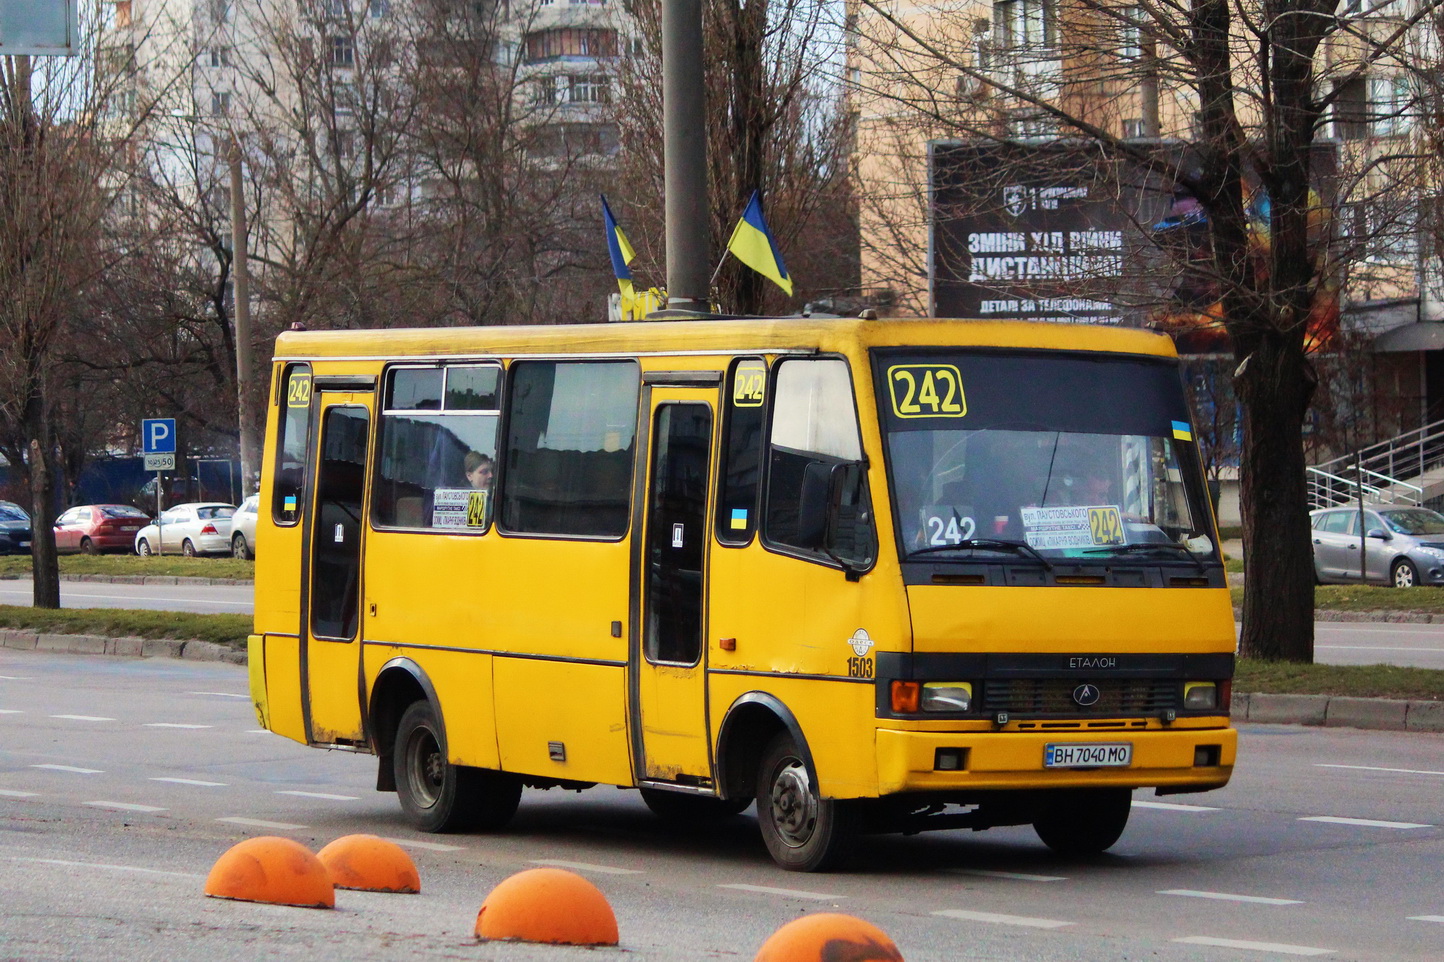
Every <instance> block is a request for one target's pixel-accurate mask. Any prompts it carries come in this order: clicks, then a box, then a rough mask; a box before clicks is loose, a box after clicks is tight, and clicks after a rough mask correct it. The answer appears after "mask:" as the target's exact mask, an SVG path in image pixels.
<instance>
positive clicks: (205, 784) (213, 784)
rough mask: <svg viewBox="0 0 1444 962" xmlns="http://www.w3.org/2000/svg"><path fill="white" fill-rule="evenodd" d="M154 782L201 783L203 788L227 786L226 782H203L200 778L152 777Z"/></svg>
mask: <svg viewBox="0 0 1444 962" xmlns="http://www.w3.org/2000/svg"><path fill="white" fill-rule="evenodd" d="M151 781H153V782H172V783H174V784H176V785H199V786H200V787H201V788H225V787H226V783H225V782H203V781H201V780H200V779H198V778H152V779H151Z"/></svg>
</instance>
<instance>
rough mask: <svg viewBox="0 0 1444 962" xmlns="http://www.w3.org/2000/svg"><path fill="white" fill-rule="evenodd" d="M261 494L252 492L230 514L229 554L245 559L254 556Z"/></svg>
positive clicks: (250, 558)
mask: <svg viewBox="0 0 1444 962" xmlns="http://www.w3.org/2000/svg"><path fill="white" fill-rule="evenodd" d="M260 503H261V496H260V495H259V494H253V495H251V496H250V497H249V498H247V499H246V500H244V501H242V502H241V506H240V507H239V508H237V509H236V513H235V514H233V515H231V555H232V556H233V557H236V558H244V559H245V560H247V561H250V560H252V559H253V558H255V557H256V513H257V511H258V510H259V506H260Z"/></svg>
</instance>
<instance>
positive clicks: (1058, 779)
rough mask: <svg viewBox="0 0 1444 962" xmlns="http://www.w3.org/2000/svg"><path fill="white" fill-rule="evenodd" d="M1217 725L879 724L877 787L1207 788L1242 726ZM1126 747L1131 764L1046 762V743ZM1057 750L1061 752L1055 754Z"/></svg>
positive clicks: (1224, 766)
mask: <svg viewBox="0 0 1444 962" xmlns="http://www.w3.org/2000/svg"><path fill="white" fill-rule="evenodd" d="M1219 722H1220V727H1217V728H1185V729H1174V730H1168V729H1164V730H1157V729H1152V730H1132V731H1099V730H1093V731H1087V732H1079V731H1068V732H1060V731H1055V732H1009V731H1003V732H976V731H973V732H938V731H898V730H893V729H879V730H878V732H877V765H878V793H879V794H880V795H892V794H897V793H901V792H932V791H959V790H963V791H966V790H970V789H979V790H999V789H1034V788H1082V787H1106V786H1128V787H1131V788H1143V787H1160V788H1172V789H1174V790H1181V791H1189V790H1197V791H1205V790H1207V789H1210V788H1221V787H1223V786H1224V785H1225V784H1227V782H1228V779H1229V776H1230V775H1231V774H1232V772H1233V764H1234V756H1235V753H1236V751H1237V748H1238V732H1237V731H1235V730H1234V729H1232V728H1229V727H1227V725H1226V723H1225V720H1224V719H1219ZM1122 744H1126V745H1128V746H1129V753H1130V755H1131V758H1130V759H1129V762H1128V764H1127V765H1126V766H1118V767H1111V766H1109V767H1101V766H1100V767H1079V768H1048V767H1045V764H1044V759H1045V757H1046V755H1047V752H1048V746H1050V745H1053V746H1058V745H1071V746H1077V745H1088V746H1097V745H1107V746H1117V745H1122ZM1055 754H1056V753H1055Z"/></svg>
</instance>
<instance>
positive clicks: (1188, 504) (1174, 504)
mask: <svg viewBox="0 0 1444 962" xmlns="http://www.w3.org/2000/svg"><path fill="white" fill-rule="evenodd" d="M876 366H877V375H878V377H877V382H878V388H879V395H880V396H879V402H880V409H881V411H882V413H883V426H884V433H885V437H886V456H887V459H888V471H889V475H890V478H891V485H892V490H893V492H894V497H893V505H894V511H895V519H894V520H895V522H896V525H897V530H898V537H899V542H900V544H899V551H900V552H901V555H902V557H903V558H904V560H912V559H917V558H920V557H923V556H926V557H927V560H929V561H939V560H959V561H968V560H986V561H987V562H988V563H990V564H996V563H999V562H1000V561H1001V562H1007V561H1016V562H1019V563H1024V564H1037V563H1039V562H1040V561H1041V562H1042V563H1044V564H1047V563H1049V561H1050V560H1054V559H1065V558H1066V559H1067V560H1068V562H1069V563H1088V562H1090V561H1097V562H1102V563H1107V564H1117V563H1118V562H1119V560H1120V559H1121V558H1123V557H1129V558H1131V559H1132V560H1134V561H1137V562H1146V563H1149V564H1154V563H1163V564H1173V563H1177V564H1185V565H1190V566H1197V565H1199V564H1201V563H1202V562H1204V561H1211V562H1216V561H1217V560H1218V549H1217V545H1216V544H1215V543H1214V533H1213V524H1212V521H1211V519H1210V515H1209V513H1208V510H1207V507H1206V501H1205V500H1204V498H1205V492H1204V490H1203V477H1202V472H1201V471H1200V470H1199V466H1198V460H1197V459H1198V455H1197V450H1196V448H1195V446H1194V442H1193V438H1192V427H1191V422H1190V419H1189V416H1188V411H1187V406H1186V404H1185V402H1184V399H1183V392H1182V385H1181V382H1180V379H1179V376H1178V369H1177V367H1176V366H1174V365H1173V364H1172V363H1167V362H1159V361H1149V360H1143V359H1138V358H1133V357H1128V358H1123V357H1118V356H1114V355H1096V356H1089V355H1078V354H1042V353H1038V354H1031V353H1030V354H1017V353H1010V354H999V353H984V352H978V353H969V354H935V353H931V352H929V353H926V354H923V353H919V352H907V353H901V352H899V353H892V352H879V354H878V357H877V361H876Z"/></svg>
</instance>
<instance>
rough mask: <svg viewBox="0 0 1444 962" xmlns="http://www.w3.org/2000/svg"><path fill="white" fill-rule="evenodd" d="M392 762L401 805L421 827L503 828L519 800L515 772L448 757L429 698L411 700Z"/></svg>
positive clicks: (437, 829) (445, 829)
mask: <svg viewBox="0 0 1444 962" xmlns="http://www.w3.org/2000/svg"><path fill="white" fill-rule="evenodd" d="M392 764H393V766H394V772H395V775H396V793H397V795H398V796H399V797H400V799H401V808H402V810H403V811H405V812H406V815H407V816H408V817H409V818H410V819H411V821H412V824H414V825H415V826H416V827H417V828H418V829H420V830H421V831H423V832H459V831H465V830H467V829H497V828H501V827H502V826H504V825H505V824H506V823H507V822H509V821H510V820H511V817H512V816H513V815H514V814H516V808H517V804H518V803H519V802H520V801H521V780H520V779H518V778H516V777H515V776H512V775H508V774H506V773H504V772H493V771H488V770H486V769H483V768H471V767H469V766H466V765H453V764H451V762H449V761H447V759H446V753H445V752H443V751H442V749H441V725H440V724H439V723H438V721H437V719H436V710H435V709H434V708H432V706H431V703H430V702H428V701H418V702H413V703H412V704H411V706H410V707H409V708H407V709H406V711H405V713H404V714H402V716H401V724H399V725H398V726H397V728H396V751H395V753H394V754H393V756H392Z"/></svg>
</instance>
